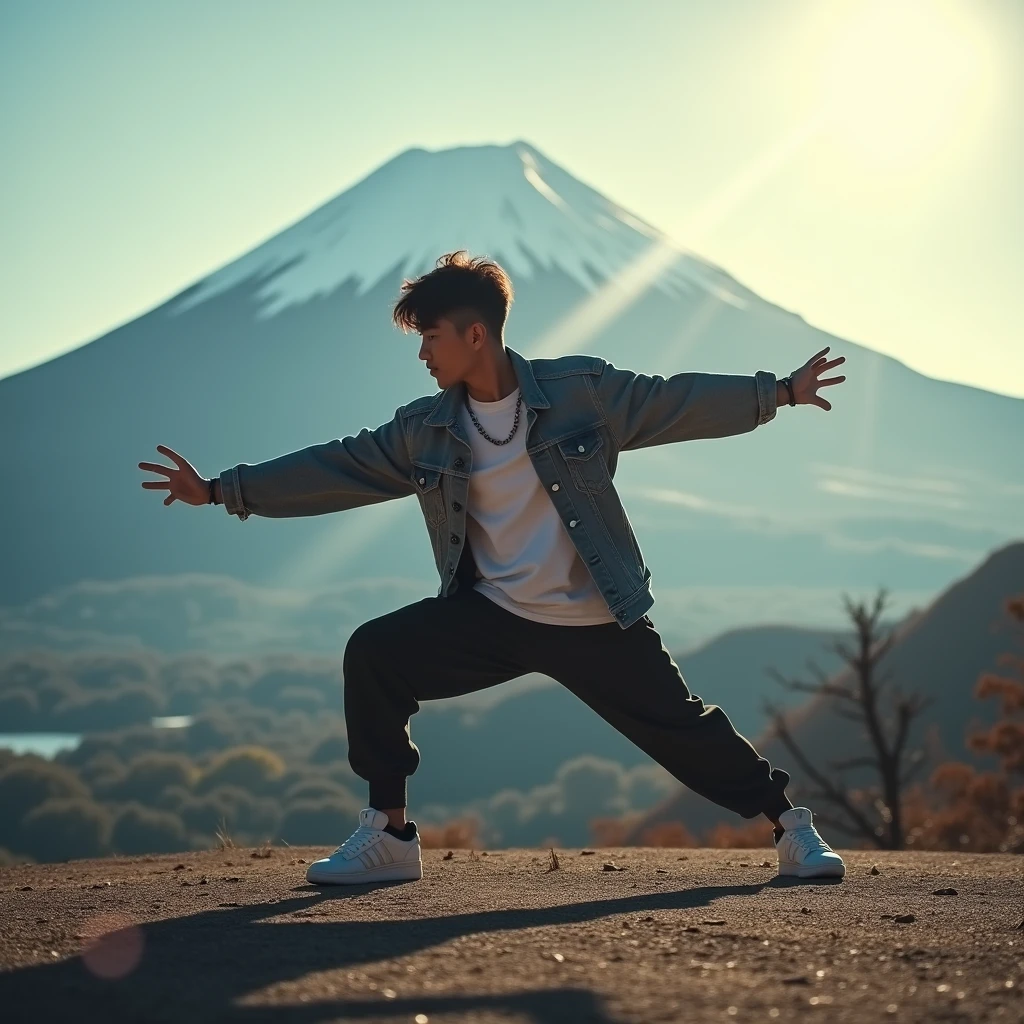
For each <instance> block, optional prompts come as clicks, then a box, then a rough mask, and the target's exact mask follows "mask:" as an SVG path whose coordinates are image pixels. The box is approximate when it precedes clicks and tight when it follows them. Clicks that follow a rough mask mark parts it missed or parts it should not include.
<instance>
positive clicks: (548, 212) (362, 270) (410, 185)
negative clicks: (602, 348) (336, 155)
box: [172, 141, 745, 319]
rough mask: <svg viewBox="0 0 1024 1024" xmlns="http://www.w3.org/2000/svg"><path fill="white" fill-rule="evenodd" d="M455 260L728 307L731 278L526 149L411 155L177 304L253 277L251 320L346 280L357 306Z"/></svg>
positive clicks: (185, 305)
mask: <svg viewBox="0 0 1024 1024" xmlns="http://www.w3.org/2000/svg"><path fill="white" fill-rule="evenodd" d="M454 249H468V250H469V251H470V253H471V254H473V255H478V254H486V255H489V256H491V257H492V258H494V259H497V260H498V261H499V262H501V264H502V265H503V266H504V267H505V268H506V269H507V270H508V271H509V272H510V273H511V274H512V276H513V280H515V279H517V278H526V279H528V278H530V277H532V276H534V274H535V273H536V272H537V270H538V268H539V269H542V270H550V269H553V268H554V267H558V268H560V269H561V270H563V271H564V272H565V273H566V274H568V275H569V276H570V277H572V278H573V279H574V280H576V281H577V282H578V283H579V284H580V285H581V286H582V287H583V288H584V289H586V290H587V291H594V290H596V288H597V287H598V286H599V285H600V283H601V281H602V280H603V279H608V278H612V277H615V276H617V275H623V274H624V273H626V274H633V275H634V276H635V274H636V273H638V272H639V273H641V274H643V275H644V277H645V284H647V285H649V286H650V287H652V288H656V289H659V290H661V291H664V292H666V293H668V294H670V295H679V294H685V293H689V292H694V291H696V290H703V291H713V292H714V293H715V294H717V295H719V297H720V298H722V299H724V300H725V301H727V302H730V303H731V304H733V305H736V306H743V305H744V304H745V300H744V299H743V298H741V297H740V295H738V294H737V292H743V291H745V289H742V288H741V286H739V285H737V283H736V282H735V281H733V280H732V278H730V277H729V276H728V275H727V274H725V273H724V272H722V271H720V270H718V269H717V268H715V267H713V266H712V265H710V264H708V263H705V262H704V261H702V260H699V259H697V258H695V257H693V256H691V255H689V254H687V253H685V252H684V251H683V250H682V249H681V248H680V247H679V246H678V245H677V244H676V243H674V242H673V241H672V240H671V239H669V238H668V237H667V236H666V235H664V234H663V233H662V232H660V231H658V230H657V229H656V228H654V227H652V226H651V225H650V224H647V223H646V222H645V221H643V220H641V219H640V218H639V217H636V216H634V215H633V214H631V213H630V212H629V211H627V210H624V209H623V208H622V207H621V206H618V205H616V204H615V203H613V202H611V201H610V200H608V199H606V198H605V197H604V196H602V195H601V194H600V193H599V192H596V191H595V190H594V189H592V188H590V187H588V186H587V185H584V184H583V183H582V182H580V181H579V180H578V179H577V178H575V177H573V176H572V175H571V174H569V173H568V172H567V171H565V170H563V169H562V168H561V167H559V166H558V165H557V164H555V163H553V162H552V161H551V160H549V159H548V158H547V157H545V156H544V155H543V154H541V153H540V152H538V150H536V149H535V148H534V147H533V146H530V145H529V144H528V143H526V142H523V141H518V142H514V143H512V144H511V145H508V146H493V145H492V146H463V147H459V148H455V149H446V150H442V151H440V152H430V151H427V150H424V149H419V148H417V149H409V150H406V151H405V152H403V153H401V154H399V155H398V156H396V157H395V158H394V159H392V160H390V161H388V163H386V164H384V165H383V166H381V167H380V168H378V169H377V170H376V171H374V172H373V173H372V174H370V175H369V176H367V177H366V178H364V179H363V180H362V181H360V182H359V183H358V184H356V185H354V186H353V187H352V188H350V189H348V190H347V191H345V192H343V193H342V194H341V195H339V196H336V197H335V198H334V199H332V200H330V201H329V202H327V203H325V204H324V205H323V206H321V207H320V208H318V209H317V210H315V211H313V212H312V213H311V214H309V215H308V216H306V217H304V218H303V219H302V220H300V221H298V222H297V223H296V224H294V225H292V226H291V227H289V228H287V229H285V230H284V231H282V232H280V233H279V234H277V235H275V236H274V237H273V238H271V239H269V240H268V241H266V242H264V243H263V244H262V245H259V246H257V247H256V248H255V249H253V250H251V251H250V252H248V253H246V254H245V255H244V256H242V257H240V258H239V259H237V260H235V261H234V262H232V263H229V264H228V265H226V266H225V267H223V268H221V269H220V270H218V271H216V272H214V273H213V274H211V275H209V276H208V277H206V278H204V279H203V280H202V281H200V282H199V283H198V285H197V286H196V287H195V288H194V289H193V290H191V291H190V292H189V294H187V295H185V296H182V297H181V298H180V299H178V300H176V301H175V302H174V303H173V304H172V306H173V308H172V312H174V313H182V312H185V311H186V310H188V309H191V308H192V307H194V306H196V305H198V304H200V303H202V302H204V301H206V300H207V299H209V298H211V297H213V296H214V295H217V294H218V293H220V292H223V291H226V290H227V289H229V288H232V287H234V286H236V285H238V284H240V283H241V282H243V281H245V280H247V279H250V278H264V279H268V280H266V281H265V283H264V284H263V285H262V287H260V288H258V289H257V291H256V296H257V298H258V299H260V300H262V302H263V305H262V306H261V309H260V313H259V318H260V319H266V318H268V317H272V316H274V315H275V314H277V313H279V312H281V310H283V309H285V308H286V307H288V306H290V305H293V304H295V303H301V302H304V301H306V300H308V299H310V298H312V297H314V296H316V295H322V294H326V293H329V292H331V291H333V290H334V289H335V288H337V287H338V286H339V285H340V284H342V283H343V282H345V281H347V280H349V279H354V280H355V281H356V283H357V290H356V294H357V295H362V294H364V293H365V292H367V291H369V290H370V289H372V288H373V287H374V285H375V284H377V283H378V282H379V281H380V280H381V279H382V278H384V277H385V276H386V275H393V274H395V273H396V269H397V272H398V273H401V274H402V275H404V276H416V275H418V274H421V273H424V272H426V271H427V270H429V269H431V268H432V267H433V266H434V265H435V263H436V260H437V257H438V256H439V255H440V254H441V253H443V252H449V251H452V250H454Z"/></svg>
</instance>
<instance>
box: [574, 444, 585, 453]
mask: <svg viewBox="0 0 1024 1024" xmlns="http://www.w3.org/2000/svg"><path fill="white" fill-rule="evenodd" d="M576 450H577V451H580V452H585V451H586V450H587V449H586V448H584V447H583V445H580V446H579V448H577V449H576Z"/></svg>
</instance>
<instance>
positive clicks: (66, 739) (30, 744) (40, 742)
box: [0, 715, 192, 757]
mask: <svg viewBox="0 0 1024 1024" xmlns="http://www.w3.org/2000/svg"><path fill="white" fill-rule="evenodd" d="M149 724H150V725H151V726H153V728H154V729H187V728H188V727H189V726H190V725H191V724H192V715H162V716H160V717H157V718H151V719H150V721H149ZM81 742H82V734H81V733H77V732H0V750H12V751H14V753H15V754H38V755H39V756H40V757H56V756H57V754H59V753H60V752H61V751H62V750H74V749H75V747H77V746H78V744H79V743H81Z"/></svg>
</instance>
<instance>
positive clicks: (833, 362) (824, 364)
mask: <svg viewBox="0 0 1024 1024" xmlns="http://www.w3.org/2000/svg"><path fill="white" fill-rule="evenodd" d="M845 362H846V356H839V358H838V359H829V360H828V362H825V361H824V360H822V361H821V365H820V366H819V365H817V364H815V367H814V368H815V369H816V370H817V371H818V373H822V372H823V371H825V370H831V369H832V367H833V366H838V365H839V364H840V363H845Z"/></svg>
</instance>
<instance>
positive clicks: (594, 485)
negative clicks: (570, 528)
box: [558, 430, 612, 493]
mask: <svg viewBox="0 0 1024 1024" xmlns="http://www.w3.org/2000/svg"><path fill="white" fill-rule="evenodd" d="M603 448H604V438H602V437H601V435H600V434H599V433H598V432H597V431H596V430H585V431H583V432H582V433H579V434H574V435H573V436H572V437H567V438H566V439H565V440H564V441H559V442H558V450H559V451H560V452H561V453H562V458H563V459H565V463H566V465H567V466H568V467H569V473H570V475H571V476H572V481H573V483H574V484H575V485H576V487H577V488H579V490H581V491H590V492H592V493H600V492H601V491H603V490H604V489H605V488H606V487H607V486H608V484H610V483H611V479H612V478H611V474H610V473H609V472H608V464H607V463H606V462H605V460H604V451H603Z"/></svg>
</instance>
